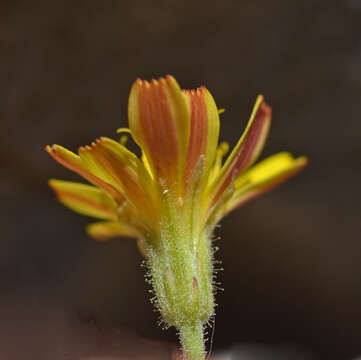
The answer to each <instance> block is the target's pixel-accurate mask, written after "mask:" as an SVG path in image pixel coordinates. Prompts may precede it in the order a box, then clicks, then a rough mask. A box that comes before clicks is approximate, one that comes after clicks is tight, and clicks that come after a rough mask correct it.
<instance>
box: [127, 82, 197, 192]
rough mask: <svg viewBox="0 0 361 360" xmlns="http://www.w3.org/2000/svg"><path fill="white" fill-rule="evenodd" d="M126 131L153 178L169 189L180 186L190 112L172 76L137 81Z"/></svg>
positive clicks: (131, 95) (130, 103) (130, 102)
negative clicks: (143, 155)
mask: <svg viewBox="0 0 361 360" xmlns="http://www.w3.org/2000/svg"><path fill="white" fill-rule="evenodd" d="M128 116H129V127H130V129H131V132H132V135H133V138H134V140H135V141H136V142H137V144H138V145H139V146H140V147H141V149H142V151H144V153H145V155H146V157H147V159H148V161H149V165H150V167H151V169H152V172H153V174H154V175H155V176H154V178H156V179H158V178H160V179H161V180H162V181H165V182H166V183H167V185H168V186H174V185H175V184H179V180H180V179H181V176H182V173H183V171H184V166H185V157H186V152H187V145H188V138H189V127H190V119H189V110H188V107H187V104H186V100H185V98H184V96H183V94H182V91H181V89H180V87H179V85H178V83H177V82H176V80H175V79H174V78H173V77H172V76H167V77H166V78H160V79H159V80H158V81H156V80H152V81H151V82H150V83H148V82H147V81H142V80H140V79H138V80H137V81H136V82H135V83H134V84H133V86H132V89H131V92H130V96H129V104H128Z"/></svg>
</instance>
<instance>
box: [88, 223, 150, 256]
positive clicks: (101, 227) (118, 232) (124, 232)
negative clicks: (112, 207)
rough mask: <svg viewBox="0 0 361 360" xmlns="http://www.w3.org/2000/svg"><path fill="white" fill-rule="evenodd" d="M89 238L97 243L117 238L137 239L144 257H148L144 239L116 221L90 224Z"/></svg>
mask: <svg viewBox="0 0 361 360" xmlns="http://www.w3.org/2000/svg"><path fill="white" fill-rule="evenodd" d="M86 232H87V234H88V235H89V236H91V237H92V238H94V239H95V240H97V241H107V240H110V239H112V238H115V237H131V238H136V241H137V245H138V248H139V250H140V252H141V253H142V254H143V256H144V257H147V247H146V245H145V244H146V243H145V242H144V240H143V238H142V237H141V236H139V235H137V234H136V233H135V232H134V231H133V230H132V229H130V228H128V227H127V226H125V225H122V224H119V223H118V222H114V221H101V222H96V223H92V224H89V225H88V226H87V227H86Z"/></svg>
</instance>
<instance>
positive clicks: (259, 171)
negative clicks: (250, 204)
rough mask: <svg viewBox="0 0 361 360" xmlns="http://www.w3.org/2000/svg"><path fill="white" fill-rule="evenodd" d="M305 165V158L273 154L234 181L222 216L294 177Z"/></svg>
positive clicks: (284, 153) (286, 154) (306, 161)
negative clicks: (232, 191) (231, 193)
mask: <svg viewBox="0 0 361 360" xmlns="http://www.w3.org/2000/svg"><path fill="white" fill-rule="evenodd" d="M307 163H308V160H307V158H306V157H304V156H301V157H298V158H296V159H295V158H293V156H292V155H291V154H289V153H287V152H282V153H278V154H275V155H273V156H270V157H268V158H266V159H265V160H263V161H261V162H260V163H259V164H257V165H255V166H254V167H252V168H251V169H249V170H248V171H247V172H246V173H244V174H242V175H241V176H240V177H239V178H237V179H236V180H235V189H236V190H235V192H234V194H233V195H232V197H231V198H230V199H229V200H228V201H227V203H226V205H225V209H224V214H223V216H224V215H225V214H227V213H229V212H230V211H231V210H233V209H234V208H236V207H239V206H241V205H243V204H244V203H245V202H247V201H249V200H251V199H253V198H255V197H257V196H259V195H261V194H263V193H265V192H267V191H269V190H271V189H273V188H274V187H275V186H277V185H279V184H280V183H282V182H283V181H285V180H287V179H288V178H290V177H291V176H294V175H296V174H297V173H298V172H300V171H301V170H303V169H304V168H305V166H306V165H307Z"/></svg>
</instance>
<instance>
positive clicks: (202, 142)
mask: <svg viewBox="0 0 361 360" xmlns="http://www.w3.org/2000/svg"><path fill="white" fill-rule="evenodd" d="M183 93H184V95H185V97H186V99H187V103H188V106H189V112H190V121H191V125H190V137H189V144H188V152H187V164H186V171H185V180H186V181H187V180H188V179H189V178H190V176H191V173H192V171H193V170H194V168H195V167H196V165H197V164H198V162H199V160H200V157H201V156H202V155H203V156H204V157H205V159H204V169H203V177H204V178H207V177H208V175H209V173H210V169H211V166H212V165H213V163H214V160H215V156H216V152H217V145H218V136H219V115H218V109H217V106H216V103H215V102H214V100H213V97H212V95H211V94H210V92H209V91H208V90H207V89H206V88H205V87H201V88H199V89H197V90H185V91H183Z"/></svg>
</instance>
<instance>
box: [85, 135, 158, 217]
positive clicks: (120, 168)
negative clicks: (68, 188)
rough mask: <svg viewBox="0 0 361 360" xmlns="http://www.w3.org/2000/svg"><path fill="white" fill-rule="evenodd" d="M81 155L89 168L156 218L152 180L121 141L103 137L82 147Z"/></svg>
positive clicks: (145, 213) (139, 207) (141, 164)
mask: <svg viewBox="0 0 361 360" xmlns="http://www.w3.org/2000/svg"><path fill="white" fill-rule="evenodd" d="M79 155H80V158H81V159H82V161H83V163H84V166H85V167H86V168H87V169H88V170H89V171H91V172H92V173H94V174H96V175H97V176H98V177H99V178H100V179H102V180H103V181H105V182H107V183H110V184H111V185H112V186H114V187H115V188H116V189H117V190H118V191H119V192H121V193H122V194H123V195H124V196H125V197H126V198H127V200H128V201H130V202H131V203H132V204H133V205H134V206H135V207H136V208H137V209H138V211H139V213H140V214H142V215H144V216H145V218H147V219H150V220H153V221H156V220H155V218H154V215H155V211H154V207H153V206H152V204H153V203H154V202H152V201H151V199H152V198H154V191H153V183H152V181H151V178H150V176H149V173H148V171H147V170H146V169H145V167H144V165H143V163H142V162H141V161H140V160H139V159H138V158H137V157H136V155H135V154H133V153H132V152H131V151H129V150H128V149H126V147H125V146H123V145H121V144H119V143H118V142H116V141H114V140H112V139H109V138H105V137H102V138H100V139H99V140H97V141H96V142H95V143H93V144H92V146H87V147H81V148H80V149H79Z"/></svg>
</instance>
